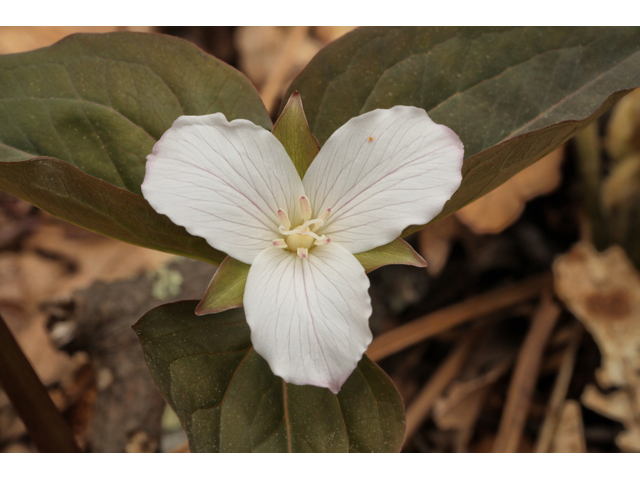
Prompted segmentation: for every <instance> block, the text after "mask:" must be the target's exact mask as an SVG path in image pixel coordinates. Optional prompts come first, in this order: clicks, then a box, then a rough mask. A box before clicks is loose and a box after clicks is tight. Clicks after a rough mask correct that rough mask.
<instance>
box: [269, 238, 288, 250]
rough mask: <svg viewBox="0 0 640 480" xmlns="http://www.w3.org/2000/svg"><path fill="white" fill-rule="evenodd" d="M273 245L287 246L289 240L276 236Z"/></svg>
mask: <svg viewBox="0 0 640 480" xmlns="http://www.w3.org/2000/svg"><path fill="white" fill-rule="evenodd" d="M271 243H273V246H274V247H278V248H287V242H285V241H284V239H282V238H276V239H275V240H274V241H273V242H271Z"/></svg>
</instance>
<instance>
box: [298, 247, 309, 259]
mask: <svg viewBox="0 0 640 480" xmlns="http://www.w3.org/2000/svg"><path fill="white" fill-rule="evenodd" d="M307 255H309V249H307V248H298V256H299V257H300V258H307Z"/></svg>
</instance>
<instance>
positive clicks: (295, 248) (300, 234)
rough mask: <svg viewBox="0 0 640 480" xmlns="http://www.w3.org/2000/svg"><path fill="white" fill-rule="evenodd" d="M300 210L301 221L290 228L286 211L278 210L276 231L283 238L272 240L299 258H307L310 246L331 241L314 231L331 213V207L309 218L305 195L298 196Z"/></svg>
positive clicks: (308, 207)
mask: <svg viewBox="0 0 640 480" xmlns="http://www.w3.org/2000/svg"><path fill="white" fill-rule="evenodd" d="M300 212H301V214H302V222H303V223H302V225H299V226H297V227H296V228H293V229H292V228H291V222H290V221H289V217H288V216H287V213H286V212H285V211H284V210H282V209H280V210H278V212H277V213H278V217H279V218H280V223H281V225H280V227H279V228H278V231H279V232H280V233H281V234H282V236H283V237H284V238H277V239H276V240H274V241H273V245H274V246H276V247H280V248H284V249H287V250H289V251H291V252H294V253H297V254H298V256H299V257H301V258H307V256H308V254H309V250H310V249H311V248H313V247H316V246H320V245H326V244H327V243H329V242H330V241H331V239H330V238H327V237H326V236H325V235H318V234H317V233H316V230H317V229H318V228H320V227H322V225H324V222H325V220H326V219H327V218H328V217H329V214H330V213H331V209H330V208H329V209H327V211H326V212H324V213H323V214H322V215H321V216H320V217H319V218H314V219H311V218H310V217H311V207H310V205H309V200H308V199H307V197H300Z"/></svg>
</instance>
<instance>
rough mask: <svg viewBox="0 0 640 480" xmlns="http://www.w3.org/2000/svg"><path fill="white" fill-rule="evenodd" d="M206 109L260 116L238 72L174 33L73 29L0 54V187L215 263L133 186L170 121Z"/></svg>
mask: <svg viewBox="0 0 640 480" xmlns="http://www.w3.org/2000/svg"><path fill="white" fill-rule="evenodd" d="M214 112H222V113H224V114H225V115H226V116H227V118H228V119H229V120H231V119H235V118H246V119H249V120H251V121H252V122H254V123H256V124H258V125H262V126H263V127H265V128H270V125H271V122H270V120H269V116H268V114H267V112H266V110H265V108H264V106H263V104H262V102H261V100H260V97H259V96H258V94H257V92H256V91H255V89H254V88H253V87H252V86H251V83H250V82H249V81H248V80H247V79H246V78H245V77H244V76H243V75H242V74H241V73H239V72H238V71H236V70H234V69H233V68H231V67H230V66H228V65H226V64H224V63H223V62H221V61H219V60H217V59H215V58H214V57H211V56H210V55H207V54H205V53H204V52H202V51H201V50H200V49H198V48H197V47H195V46H194V45H192V44H190V43H188V42H185V41H183V40H179V39H176V38H172V37H167V36H163V35H154V34H141V33H131V32H121V33H113V34H104V35H91V34H81V35H72V36H70V37H67V38H66V39H64V40H62V41H61V42H59V43H56V44H55V45H52V46H51V47H48V48H44V49H41V50H35V51H33V52H27V53H19V54H13V55H4V56H0V188H2V189H3V190H5V191H8V192H10V193H12V194H14V195H17V196H20V197H21V198H23V199H25V200H27V201H34V203H35V202H37V205H38V206H39V207H41V208H43V209H45V210H48V211H50V212H51V213H53V214H55V215H57V216H59V217H61V218H63V219H65V220H69V221H71V222H73V223H76V224H78V225H80V226H83V227H86V228H89V229H92V230H95V231H97V232H99V233H102V234H104V235H108V236H112V237H114V238H118V239H121V240H125V241H128V242H132V243H137V244H140V245H143V246H147V247H150V248H156V249H159V250H166V251H170V252H174V253H180V254H183V255H186V256H191V257H196V258H201V259H204V260H207V261H211V262H213V263H216V262H219V261H220V260H221V259H222V258H224V255H223V254H221V253H219V252H216V251H215V250H213V249H212V248H211V247H209V246H208V245H207V244H206V242H204V241H201V240H200V239H196V238H194V237H192V236H191V235H189V234H188V233H187V232H186V231H185V230H184V229H182V228H178V227H175V226H173V225H172V224H170V222H168V220H167V219H166V218H165V217H164V216H162V215H159V214H157V213H155V211H153V210H152V209H150V208H149V206H148V205H147V204H146V202H145V201H144V199H142V197H140V184H141V183H142V180H143V178H144V172H145V162H146V156H147V155H148V154H149V153H151V148H152V147H153V145H154V144H155V142H156V141H157V140H158V139H159V138H160V136H161V135H162V134H163V133H164V132H165V131H166V130H167V129H168V128H169V127H170V126H171V124H172V123H173V121H174V120H175V119H176V118H177V117H178V116H180V115H204V114H208V113H214ZM49 157H53V158H49ZM34 158H36V159H37V160H32V159H34ZM56 159H57V160H56ZM70 167H72V168H70ZM98 180H100V181H98ZM121 190H126V191H128V192H130V193H131V194H134V195H136V196H138V197H139V198H138V199H135V200H134V198H135V197H132V196H131V195H127V194H120V193H119V192H121ZM127 216H129V217H131V219H136V221H137V220H141V219H144V222H145V223H144V224H143V223H137V222H134V221H132V220H131V219H126V218H125V217H127ZM125 226H126V227H125Z"/></svg>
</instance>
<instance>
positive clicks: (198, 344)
mask: <svg viewBox="0 0 640 480" xmlns="http://www.w3.org/2000/svg"><path fill="white" fill-rule="evenodd" d="M195 307H196V302H178V303H174V304H168V305H163V306H161V307H158V308H156V309H154V310H152V311H150V312H149V313H147V314H146V315H145V316H144V317H143V318H142V319H141V320H140V321H139V322H138V323H136V324H135V325H134V327H133V328H134V330H135V331H136V333H137V334H138V337H139V338H140V341H141V343H142V348H143V350H144V354H145V358H146V360H147V363H148V365H149V369H150V370H151V375H152V376H153V379H154V381H155V382H156V384H157V385H158V388H159V389H160V392H161V393H162V395H163V396H164V398H165V399H166V400H167V402H168V403H169V404H170V405H171V407H172V408H173V409H174V410H175V412H176V414H177V415H178V417H179V418H180V421H181V422H182V424H183V426H184V427H185V430H186V431H187V435H188V437H189V444H190V447H191V451H193V452H250V451H256V452H310V451H314V452H347V451H350V452H359V451H361V452H394V451H398V450H399V449H400V447H401V445H402V440H403V437H404V413H403V406H402V400H401V398H400V396H399V394H398V392H397V390H396V389H395V387H394V385H393V383H392V382H391V380H389V378H388V377H387V376H386V375H385V373H384V372H383V371H382V370H380V368H379V367H377V366H376V365H375V364H374V363H373V362H372V361H371V360H369V359H368V358H366V357H364V358H363V359H362V361H361V362H360V363H359V365H358V368H357V369H356V370H355V371H354V373H353V374H352V375H351V377H349V379H348V380H347V382H346V383H345V384H344V386H343V387H342V390H341V391H340V393H339V394H338V395H333V394H332V393H331V392H330V391H329V390H328V389H325V388H318V387H311V386H297V385H289V384H286V383H284V382H283V381H282V379H280V378H279V377H276V376H275V375H273V374H272V373H271V370H270V369H269V365H268V364H267V362H266V361H265V360H263V359H262V357H260V356H259V355H258V354H257V353H255V351H254V350H253V348H252V346H251V341H250V332H249V327H248V325H247V323H246V322H245V320H244V315H243V311H242V309H234V310H228V311H226V312H222V313H218V314H216V315H206V316H202V317H198V316H196V315H195V314H194V313H193V311H194V309H195Z"/></svg>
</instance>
